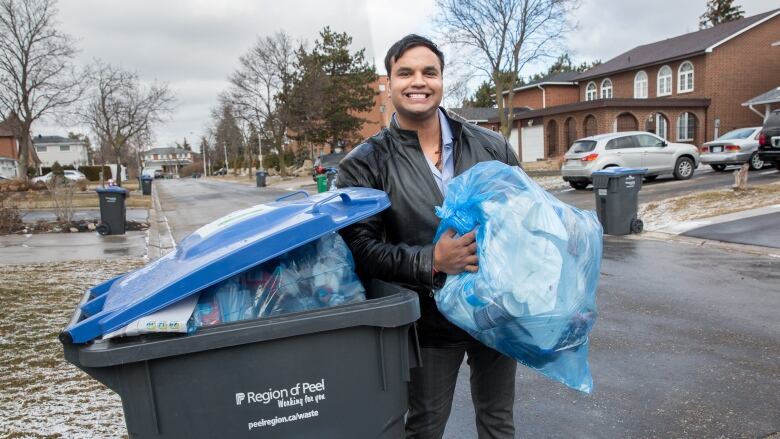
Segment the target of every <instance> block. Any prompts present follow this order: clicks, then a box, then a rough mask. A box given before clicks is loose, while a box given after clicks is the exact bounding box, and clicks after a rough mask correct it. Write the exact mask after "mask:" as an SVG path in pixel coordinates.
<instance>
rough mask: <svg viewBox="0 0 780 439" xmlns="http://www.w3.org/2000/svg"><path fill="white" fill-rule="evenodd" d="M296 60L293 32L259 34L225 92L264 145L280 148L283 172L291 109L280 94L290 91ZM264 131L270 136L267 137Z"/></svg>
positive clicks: (231, 76) (236, 111) (241, 117)
mask: <svg viewBox="0 0 780 439" xmlns="http://www.w3.org/2000/svg"><path fill="white" fill-rule="evenodd" d="M294 63H295V47H294V44H293V40H292V37H290V35H288V34H286V33H284V32H277V33H276V34H274V35H273V36H268V37H259V38H258V39H257V42H256V43H255V45H254V46H252V48H250V49H249V51H248V52H247V53H246V54H244V55H243V56H241V58H240V59H239V66H238V68H237V69H236V70H235V72H233V74H232V75H230V90H229V91H228V92H227V93H226V95H225V98H226V99H227V100H229V101H230V103H231V104H232V106H233V109H234V110H235V113H236V116H237V117H238V118H239V119H242V120H244V121H246V122H248V123H249V124H250V126H253V127H254V128H255V129H256V130H257V131H258V132H259V133H262V135H261V136H260V141H261V142H262V143H263V145H267V146H269V147H271V148H272V149H274V150H276V151H277V153H278V154H279V163H280V168H281V173H282V175H283V176H284V175H286V165H285V163H284V148H285V134H286V132H287V128H288V123H287V111H285V108H283V106H279V105H277V103H278V102H279V99H278V97H279V95H280V94H283V93H289V92H290V89H291V86H292V77H293V71H292V70H293V65H294ZM282 101H284V100H282ZM263 135H267V136H268V138H266V139H264V138H263Z"/></svg>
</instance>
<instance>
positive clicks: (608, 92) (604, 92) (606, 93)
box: [601, 78, 612, 99]
mask: <svg viewBox="0 0 780 439" xmlns="http://www.w3.org/2000/svg"><path fill="white" fill-rule="evenodd" d="M601 99H612V80H611V79H609V78H606V79H604V80H603V81H601Z"/></svg>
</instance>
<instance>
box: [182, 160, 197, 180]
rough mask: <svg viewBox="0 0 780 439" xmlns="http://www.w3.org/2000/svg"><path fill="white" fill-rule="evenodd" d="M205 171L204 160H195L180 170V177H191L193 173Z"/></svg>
mask: <svg viewBox="0 0 780 439" xmlns="http://www.w3.org/2000/svg"><path fill="white" fill-rule="evenodd" d="M196 172H200V173H203V162H194V163H190V164H189V165H187V166H185V167H183V168H181V169H180V170H179V177H191V176H192V174H194V173H196Z"/></svg>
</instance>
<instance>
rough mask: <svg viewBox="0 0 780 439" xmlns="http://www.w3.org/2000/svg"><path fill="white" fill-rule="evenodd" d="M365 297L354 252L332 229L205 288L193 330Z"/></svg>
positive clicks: (193, 318) (192, 322)
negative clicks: (325, 233) (320, 236)
mask: <svg viewBox="0 0 780 439" xmlns="http://www.w3.org/2000/svg"><path fill="white" fill-rule="evenodd" d="M365 299H366V296H365V290H364V288H363V284H362V283H361V282H360V279H358V277H357V274H355V262H354V260H353V258H352V253H351V252H350V251H349V248H348V247H347V244H346V243H345V242H344V240H343V239H342V238H341V236H339V234H338V233H336V232H333V233H329V234H327V235H325V236H323V237H322V238H320V239H318V240H316V241H313V242H310V243H308V244H305V245H302V246H301V247H298V248H296V249H294V250H291V251H289V252H287V253H285V254H284V255H282V256H279V257H277V258H274V259H272V260H270V261H267V262H265V263H263V264H261V265H259V266H257V267H254V268H252V269H250V270H248V271H246V272H244V273H241V274H238V275H236V276H234V277H232V278H230V279H226V280H224V281H222V282H220V283H218V284H216V285H214V286H212V287H209V288H207V289H206V290H205V291H203V292H201V293H200V297H199V299H198V304H197V305H196V306H195V311H194V312H193V315H192V318H191V319H190V325H189V329H190V331H194V330H195V329H197V328H199V327H202V326H211V325H216V324H219V323H228V322H235V321H239V320H247V319H255V318H264V317H271V316H277V315H281V314H289V313H293V312H301V311H310V310H314V309H320V308H326V307H330V306H336V305H344V304H349V303H355V302H359V301H362V300H365Z"/></svg>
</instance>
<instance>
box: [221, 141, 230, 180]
mask: <svg viewBox="0 0 780 439" xmlns="http://www.w3.org/2000/svg"><path fill="white" fill-rule="evenodd" d="M222 147H223V148H224V149H225V175H227V173H228V172H230V165H228V160H227V143H225V144H223V145H222Z"/></svg>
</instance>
